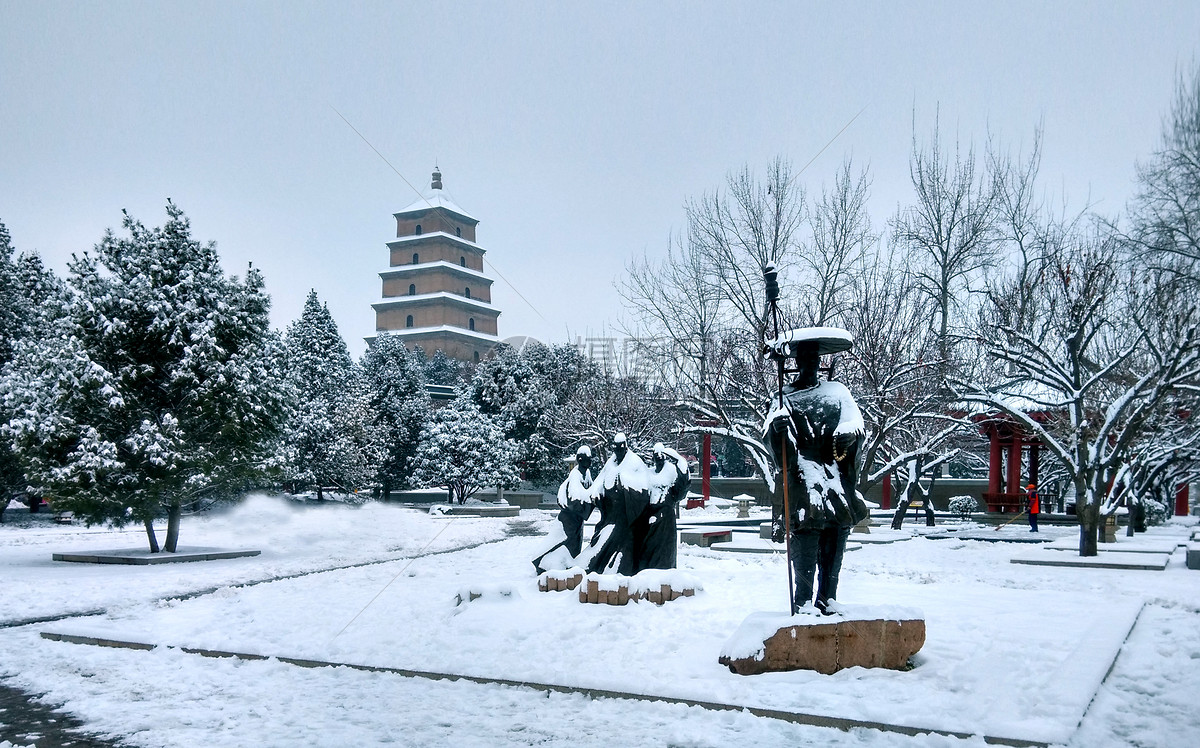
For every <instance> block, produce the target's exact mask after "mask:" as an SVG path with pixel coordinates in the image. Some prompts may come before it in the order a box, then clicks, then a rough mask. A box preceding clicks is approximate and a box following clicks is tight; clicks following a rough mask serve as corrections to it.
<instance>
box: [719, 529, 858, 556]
mask: <svg viewBox="0 0 1200 748" xmlns="http://www.w3.org/2000/svg"><path fill="white" fill-rule="evenodd" d="M857 541H858V536H857V535H856V536H855V537H854V540H853V541H851V542H848V543H846V552H847V553H848V552H850V551H857V550H859V549H860V548H862V545H860V544H859V543H858V542H857ZM709 550H711V551H720V552H721V553H784V552H785V548H784V545H783V543H772V542H771V541H770V540H764V539H762V538H756V537H753V536H751V535H750V534H749V533H736V534H734V536H733V540H731V541H729V542H728V543H720V544H718V545H714V546H711V547H710V548H709Z"/></svg>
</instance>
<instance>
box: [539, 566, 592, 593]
mask: <svg viewBox="0 0 1200 748" xmlns="http://www.w3.org/2000/svg"><path fill="white" fill-rule="evenodd" d="M582 581H583V571H582V570H572V571H568V572H566V573H563V572H561V571H559V572H554V571H548V572H546V573H545V574H542V575H541V576H540V577H538V590H540V591H541V592H563V591H566V590H573V589H575V588H576V587H578V586H579V583H580V582H582Z"/></svg>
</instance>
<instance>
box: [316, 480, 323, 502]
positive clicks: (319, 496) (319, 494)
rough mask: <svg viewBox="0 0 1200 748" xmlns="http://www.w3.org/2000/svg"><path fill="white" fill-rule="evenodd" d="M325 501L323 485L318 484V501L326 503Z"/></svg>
mask: <svg viewBox="0 0 1200 748" xmlns="http://www.w3.org/2000/svg"><path fill="white" fill-rule="evenodd" d="M324 500H325V494H323V493H321V484H320V483H318V484H317V501H324Z"/></svg>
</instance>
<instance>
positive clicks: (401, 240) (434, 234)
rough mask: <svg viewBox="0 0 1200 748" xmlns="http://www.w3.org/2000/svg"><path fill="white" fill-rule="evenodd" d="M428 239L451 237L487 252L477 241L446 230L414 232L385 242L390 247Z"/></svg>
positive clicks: (472, 247) (474, 248)
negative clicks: (423, 232)
mask: <svg viewBox="0 0 1200 748" xmlns="http://www.w3.org/2000/svg"><path fill="white" fill-rule="evenodd" d="M428 239H450V240H452V241H454V242H456V243H458V244H462V245H463V246H466V247H470V248H471V249H473V250H475V251H476V252H479V253H481V254H482V253H484V252H487V250H486V249H484V248H483V247H481V246H479V245H478V244H476V243H475V242H473V241H470V240H469V239H464V238H462V237H461V236H456V235H455V234H450V233H447V232H445V231H430V232H428V233H425V234H413V235H412V236H398V237H396V238H395V239H388V240H387V242H385V243H386V244H387V245H388V246H389V247H390V246H392V245H397V244H413V243H420V242H424V241H426V240H428Z"/></svg>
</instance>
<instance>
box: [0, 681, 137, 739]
mask: <svg viewBox="0 0 1200 748" xmlns="http://www.w3.org/2000/svg"><path fill="white" fill-rule="evenodd" d="M34 699H35V697H34V696H33V695H31V694H27V693H25V692H24V691H22V690H20V689H18V688H13V687H12V686H10V685H8V684H7V683H5V682H4V681H2V680H0V741H5V740H7V741H8V742H10V743H12V744H13V745H15V746H27V745H36V746H38V748H41V747H42V746H59V747H61V748H123V747H124V746H125V745H126V744H125V743H121V742H119V741H112V740H108V739H107V738H102V737H99V736H96V735H92V734H89V733H88V732H87V731H86V730H85V729H84V725H83V723H82V722H80V721H79V719H78V718H77V717H75V716H74V715H72V714H68V713H66V712H60V711H59V710H57V709H55V708H53V707H49V706H46V705H45V704H43V703H41V702H40V701H35V700H34Z"/></svg>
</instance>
